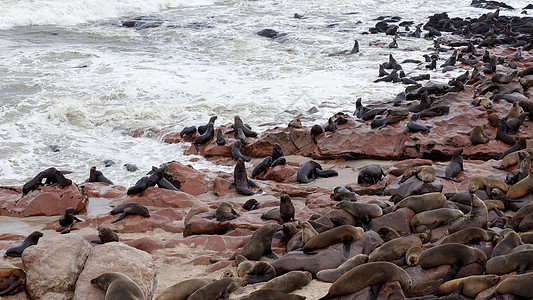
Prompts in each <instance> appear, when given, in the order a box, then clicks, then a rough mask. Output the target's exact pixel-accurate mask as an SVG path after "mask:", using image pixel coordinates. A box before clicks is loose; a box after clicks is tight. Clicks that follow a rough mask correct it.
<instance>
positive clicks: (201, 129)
mask: <svg viewBox="0 0 533 300" xmlns="http://www.w3.org/2000/svg"><path fill="white" fill-rule="evenodd" d="M216 120H217V116H212V117H211V118H209V122H207V124H205V125H201V126H198V133H199V134H200V135H203V134H204V133H205V132H206V131H207V129H208V128H209V124H213V126H215V121H216Z"/></svg>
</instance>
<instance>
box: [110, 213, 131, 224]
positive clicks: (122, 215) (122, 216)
mask: <svg viewBox="0 0 533 300" xmlns="http://www.w3.org/2000/svg"><path fill="white" fill-rule="evenodd" d="M127 215H128V213H126V212H123V213H122V214H121V215H120V216H118V218H116V219H115V220H113V221H111V223H115V222H118V221H120V220H122V219H124V218H125V217H126V216H127Z"/></svg>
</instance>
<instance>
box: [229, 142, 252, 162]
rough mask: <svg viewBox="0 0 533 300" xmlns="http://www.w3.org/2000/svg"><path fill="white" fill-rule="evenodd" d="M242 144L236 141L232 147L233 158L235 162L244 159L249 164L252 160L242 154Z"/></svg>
mask: <svg viewBox="0 0 533 300" xmlns="http://www.w3.org/2000/svg"><path fill="white" fill-rule="evenodd" d="M241 147H242V142H241V141H240V140H237V141H235V143H233V146H231V158H232V159H234V160H238V159H242V160H244V161H245V162H249V161H250V159H249V158H248V157H246V156H244V155H242V153H241Z"/></svg>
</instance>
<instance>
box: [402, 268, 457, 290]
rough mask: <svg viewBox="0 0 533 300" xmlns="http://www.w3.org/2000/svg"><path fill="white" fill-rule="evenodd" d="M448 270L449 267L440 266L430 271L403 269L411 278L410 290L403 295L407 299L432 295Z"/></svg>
mask: <svg viewBox="0 0 533 300" xmlns="http://www.w3.org/2000/svg"><path fill="white" fill-rule="evenodd" d="M449 269H450V266H449V265H441V266H438V267H436V268H431V269H422V267H420V266H415V267H408V268H405V271H406V272H407V274H409V276H410V277H411V290H409V292H408V293H406V294H405V295H406V296H407V297H421V296H424V295H429V294H433V293H434V292H435V291H436V290H437V289H438V288H439V286H440V285H441V284H442V280H443V279H444V276H446V272H448V270H449Z"/></svg>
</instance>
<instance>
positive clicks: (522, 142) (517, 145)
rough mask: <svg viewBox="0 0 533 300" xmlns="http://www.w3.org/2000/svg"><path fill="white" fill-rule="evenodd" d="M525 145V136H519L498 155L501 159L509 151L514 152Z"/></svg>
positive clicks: (522, 148)
mask: <svg viewBox="0 0 533 300" xmlns="http://www.w3.org/2000/svg"><path fill="white" fill-rule="evenodd" d="M526 146H527V141H526V139H525V138H519V139H518V140H517V141H516V143H515V144H514V145H512V146H511V147H509V148H508V149H507V150H505V151H504V152H503V154H502V156H501V157H500V159H503V158H504V157H505V156H507V154H509V153H513V152H516V151H520V150H524V149H526Z"/></svg>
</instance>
